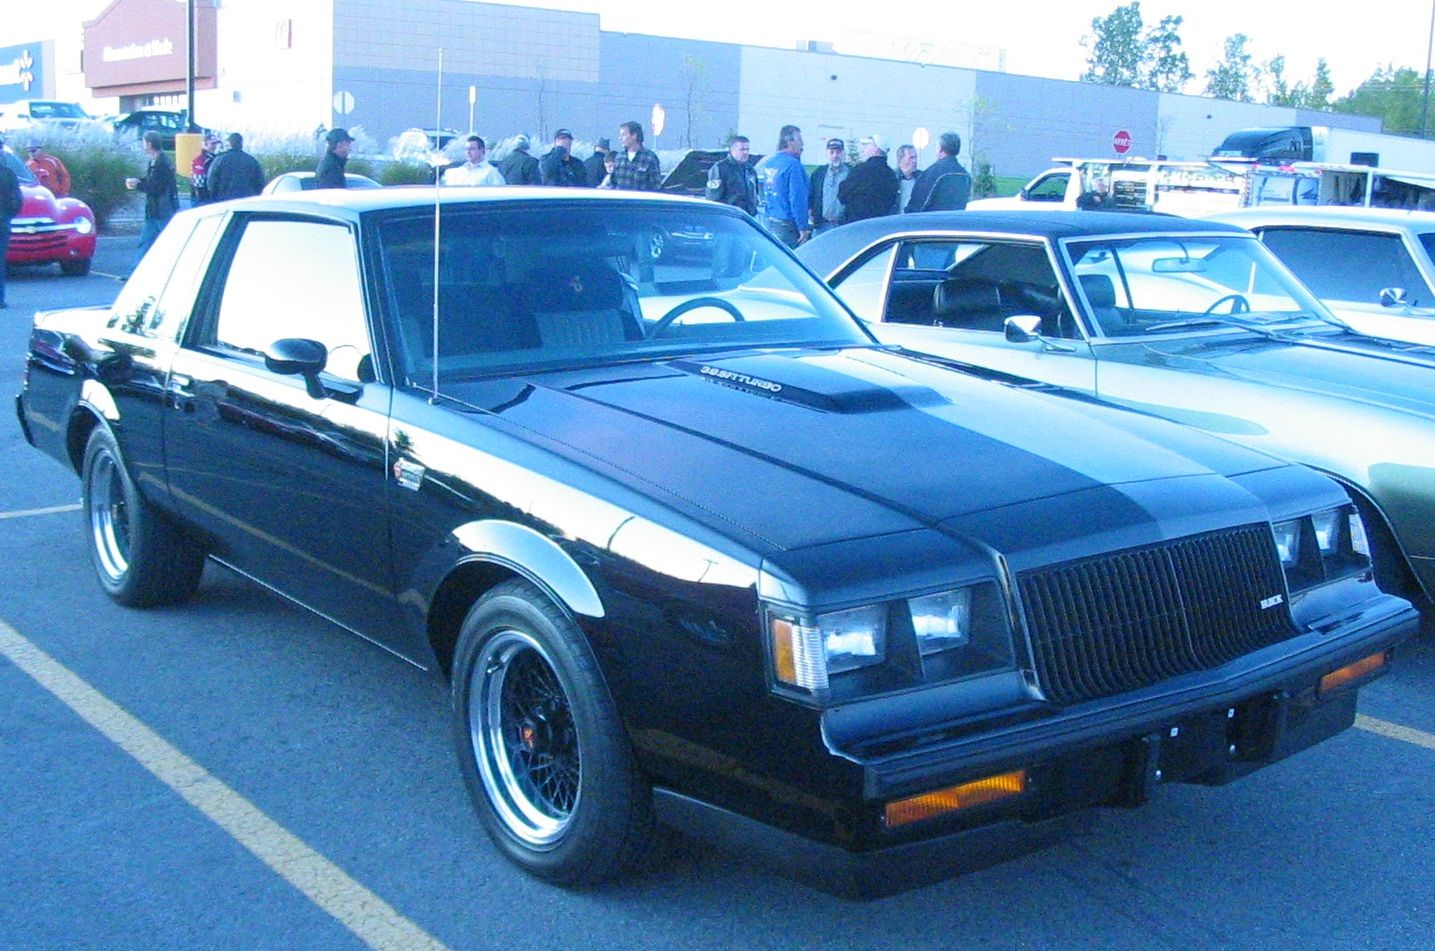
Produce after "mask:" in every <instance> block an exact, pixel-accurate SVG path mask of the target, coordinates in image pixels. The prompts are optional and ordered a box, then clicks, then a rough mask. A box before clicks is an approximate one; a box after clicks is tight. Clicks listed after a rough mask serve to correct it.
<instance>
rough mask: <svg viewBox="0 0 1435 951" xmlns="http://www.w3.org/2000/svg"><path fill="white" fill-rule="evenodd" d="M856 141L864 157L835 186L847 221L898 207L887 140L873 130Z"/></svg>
mask: <svg viewBox="0 0 1435 951" xmlns="http://www.w3.org/2000/svg"><path fill="white" fill-rule="evenodd" d="M859 144H860V146H861V151H862V159H863V161H862V162H861V163H859V164H858V165H857V167H856V168H854V169H853V170H852V173H851V174H850V175H848V176H847V181H845V182H843V183H842V186H841V187H840V188H838V189H837V197H839V198H841V199H842V203H843V204H844V205H846V206H847V220H848V221H861V220H863V219H864V218H879V217H881V216H882V215H887V214H891V213H892V209H893V208H895V207H897V190H898V189H897V175H896V173H895V172H893V171H892V166H890V165H888V164H887V140H886V139H884V138H882V137H881V136H880V135H878V134H877V133H875V132H874V133H872V134H871V135H869V136H866V137H864V138H863V139H862V140H861V142H860V143H859Z"/></svg>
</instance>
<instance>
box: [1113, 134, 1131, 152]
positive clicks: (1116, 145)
mask: <svg viewBox="0 0 1435 951" xmlns="http://www.w3.org/2000/svg"><path fill="white" fill-rule="evenodd" d="M1111 147H1112V148H1113V149H1115V150H1116V154H1117V155H1125V154H1126V153H1127V152H1130V151H1131V133H1130V132H1127V131H1126V130H1125V129H1121V130H1119V131H1118V132H1117V133H1116V134H1115V135H1113V136H1112V137H1111Z"/></svg>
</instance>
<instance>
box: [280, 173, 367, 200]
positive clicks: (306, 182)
mask: <svg viewBox="0 0 1435 951" xmlns="http://www.w3.org/2000/svg"><path fill="white" fill-rule="evenodd" d="M344 181H345V182H346V183H347V185H348V187H349V188H382V187H383V186H382V185H380V184H379V183H378V182H376V181H374V180H373V179H372V178H369V177H368V176H367V175H360V174H359V173H358V172H345V173H344ZM313 190H314V173H313V172H282V173H280V174H278V175H275V176H274V177H273V178H271V179H270V180H269V182H268V183H267V184H266V185H265V186H264V191H263V194H265V195H282V194H286V193H289V192H307V191H313Z"/></svg>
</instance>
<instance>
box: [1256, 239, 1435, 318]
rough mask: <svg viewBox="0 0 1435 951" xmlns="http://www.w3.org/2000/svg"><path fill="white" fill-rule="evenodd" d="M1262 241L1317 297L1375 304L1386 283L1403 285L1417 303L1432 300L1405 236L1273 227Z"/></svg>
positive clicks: (1412, 302) (1411, 299) (1412, 300)
mask: <svg viewBox="0 0 1435 951" xmlns="http://www.w3.org/2000/svg"><path fill="white" fill-rule="evenodd" d="M1261 240H1262V241H1264V242H1265V243H1266V246H1267V247H1269V248H1270V249H1271V250H1272V251H1274V252H1275V255H1276V257H1278V258H1280V259H1281V260H1282V261H1283V262H1285V265H1286V267H1288V268H1290V269H1291V270H1292V271H1294V272H1295V275H1296V277H1298V278H1300V279H1301V280H1302V281H1303V282H1304V283H1305V285H1306V286H1307V287H1309V288H1310V289H1311V290H1312V291H1314V292H1315V296H1316V297H1320V298H1325V299H1328V300H1343V301H1363V302H1366V303H1372V304H1373V303H1376V302H1377V301H1379V300H1380V291H1381V290H1382V289H1383V288H1387V287H1400V288H1404V289H1405V294H1406V299H1407V300H1408V301H1409V302H1410V303H1411V304H1415V305H1428V304H1429V303H1430V301H1431V299H1432V298H1431V294H1430V289H1429V288H1428V287H1426V285H1425V280H1424V278H1422V277H1421V276H1420V271H1419V270H1418V269H1417V268H1416V266H1415V262H1414V261H1413V260H1411V258H1410V253H1409V251H1408V250H1406V247H1405V242H1404V241H1402V240H1401V238H1400V236H1399V235H1394V234H1382V233H1375V232H1368V231H1329V230H1316V229H1306V228H1267V229H1265V230H1264V231H1263V232H1262V233H1261Z"/></svg>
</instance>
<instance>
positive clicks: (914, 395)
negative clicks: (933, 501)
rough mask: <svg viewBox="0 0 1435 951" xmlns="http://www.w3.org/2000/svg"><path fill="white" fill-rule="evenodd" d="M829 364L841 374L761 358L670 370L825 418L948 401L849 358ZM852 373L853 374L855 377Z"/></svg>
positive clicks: (819, 362)
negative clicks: (822, 414) (838, 364)
mask: <svg viewBox="0 0 1435 951" xmlns="http://www.w3.org/2000/svg"><path fill="white" fill-rule="evenodd" d="M832 359H840V360H841V367H840V369H839V368H837V367H836V366H833V367H828V366H825V365H824V358H822V357H816V358H809V359H804V360H793V359H791V358H790V357H787V356H777V355H762V354H759V355H754V356H744V357H734V358H731V359H724V360H716V361H713V362H712V363H699V362H694V361H689V360H675V361H673V362H672V363H670V364H669V366H671V367H672V368H673V369H674V370H677V371H679V372H681V373H686V374H690V375H692V376H695V377H697V378H699V379H701V380H703V381H704V382H707V383H711V384H713V385H714V386H723V387H727V388H729V389H734V390H739V391H741V392H744V393H750V394H752V395H753V396H759V397H764V398H766V399H772V400H778V401H780V402H783V403H791V404H793V405H796V406H805V407H807V408H809V409H815V410H819V411H821V412H826V413H841V414H844V415H857V414H864V413H881V412H887V411H891V410H899V409H912V408H914V407H915V408H922V407H933V406H944V405H946V404H947V403H948V402H949V400H947V398H946V397H944V396H942V395H941V394H940V393H938V392H937V391H935V390H933V389H931V388H930V387H926V386H922V385H920V384H917V383H913V382H911V381H908V380H904V379H903V378H902V377H900V376H897V375H894V374H893V373H891V371H890V370H888V369H884V368H880V367H877V366H867V365H865V364H862V363H861V362H860V361H855V360H853V359H852V358H851V356H850V354H849V355H848V356H847V357H845V358H837V357H834V358H832ZM864 367H865V368H866V369H868V370H869V371H870V373H868V374H866V376H867V378H864V375H863V374H862V373H861V372H860V371H861V370H862V369H864ZM854 370H857V371H858V372H857V373H855V374H854V372H853V371H854Z"/></svg>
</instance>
